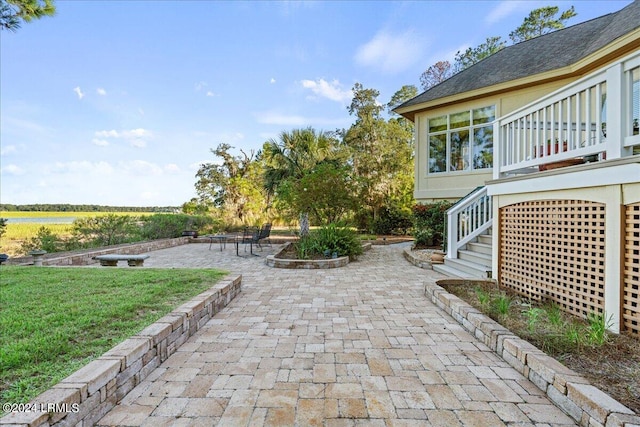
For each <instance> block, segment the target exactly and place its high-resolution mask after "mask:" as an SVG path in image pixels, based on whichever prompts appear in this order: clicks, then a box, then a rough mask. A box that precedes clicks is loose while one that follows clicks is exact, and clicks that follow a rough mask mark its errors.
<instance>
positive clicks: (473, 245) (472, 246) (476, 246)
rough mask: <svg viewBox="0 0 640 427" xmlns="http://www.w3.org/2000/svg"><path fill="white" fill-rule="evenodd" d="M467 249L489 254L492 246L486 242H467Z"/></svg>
mask: <svg viewBox="0 0 640 427" xmlns="http://www.w3.org/2000/svg"><path fill="white" fill-rule="evenodd" d="M467 250H470V251H471V252H477V253H480V254H486V255H491V253H492V250H493V246H492V245H490V244H487V243H479V242H469V243H467Z"/></svg>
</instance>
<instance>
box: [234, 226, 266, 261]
mask: <svg viewBox="0 0 640 427" xmlns="http://www.w3.org/2000/svg"><path fill="white" fill-rule="evenodd" d="M259 237H260V230H259V229H258V227H246V228H245V229H244V231H243V232H242V237H241V238H239V239H238V240H237V241H236V255H238V256H240V253H239V249H238V248H239V247H240V244H241V243H242V244H243V245H244V251H245V252H246V251H247V245H249V249H250V251H251V255H255V256H258V255H257V254H254V253H253V245H254V243H255V244H258V238H259Z"/></svg>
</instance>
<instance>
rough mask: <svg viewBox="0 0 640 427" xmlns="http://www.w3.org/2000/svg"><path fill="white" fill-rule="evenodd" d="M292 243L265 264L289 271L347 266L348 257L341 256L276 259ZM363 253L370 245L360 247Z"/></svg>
mask: <svg viewBox="0 0 640 427" xmlns="http://www.w3.org/2000/svg"><path fill="white" fill-rule="evenodd" d="M291 244H292V243H285V245H284V246H283V247H282V249H280V250H279V251H278V252H277V253H275V254H274V255H268V256H267V257H266V259H265V261H264V262H265V264H267V265H268V266H269V267H274V268H290V269H308V270H312V269H319V268H338V267H344V266H345V265H347V264H349V257H348V256H342V257H338V258H331V259H287V258H277V256H278V255H279V254H280V253H282V252H284V251H286V250H287V248H288V247H289V245H291ZM362 249H363V250H364V251H368V250H369V249H371V243H365V244H363V245H362Z"/></svg>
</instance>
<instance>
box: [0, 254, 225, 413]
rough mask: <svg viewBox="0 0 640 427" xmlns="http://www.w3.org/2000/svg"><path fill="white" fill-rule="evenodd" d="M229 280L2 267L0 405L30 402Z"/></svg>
mask: <svg viewBox="0 0 640 427" xmlns="http://www.w3.org/2000/svg"><path fill="white" fill-rule="evenodd" d="M224 274H225V272H222V271H219V270H213V269H198V270H187V269H180V270H169V269H152V268H145V269H134V268H131V269H129V268H126V269H125V268H53V267H11V266H2V267H0V403H26V402H28V401H29V400H31V399H32V398H34V397H35V396H37V395H38V394H40V393H41V392H43V391H45V390H47V389H48V388H50V387H51V386H52V385H54V384H55V383H57V382H58V381H60V380H61V379H63V378H65V377H67V376H68V375H70V374H71V373H73V372H74V371H76V370H77V369H79V368H80V367H82V366H84V365H85V364H87V363H88V362H89V361H91V360H93V359H95V358H97V357H100V355H102V354H103V353H105V352H106V351H108V350H109V349H110V348H112V347H113V346H115V345H116V344H118V343H120V342H122V341H123V340H125V339H126V338H128V337H130V336H131V335H134V334H136V333H138V332H139V331H141V330H142V329H144V328H145V327H146V326H147V325H149V324H151V323H153V322H154V321H156V320H157V319H159V318H160V317H162V316H164V315H165V314H167V313H169V312H170V311H171V310H173V309H174V308H176V307H177V306H178V305H180V304H181V303H183V302H185V301H188V300H189V299H191V298H192V297H193V296H195V295H198V294H199V293H201V292H203V291H205V290H206V289H209V288H210V287H212V286H213V285H214V284H215V283H216V282H217V281H218V280H220V278H221V277H223V276H224Z"/></svg>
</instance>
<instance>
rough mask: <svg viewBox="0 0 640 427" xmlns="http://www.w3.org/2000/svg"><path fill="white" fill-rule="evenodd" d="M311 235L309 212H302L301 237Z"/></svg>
mask: <svg viewBox="0 0 640 427" xmlns="http://www.w3.org/2000/svg"><path fill="white" fill-rule="evenodd" d="M308 235H309V214H308V213H307V212H303V213H301V214H300V237H304V236H308Z"/></svg>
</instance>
